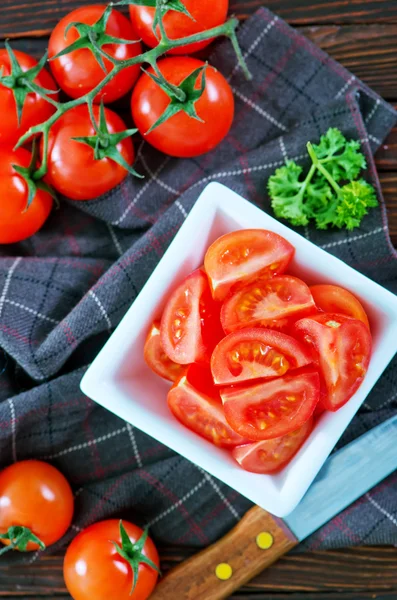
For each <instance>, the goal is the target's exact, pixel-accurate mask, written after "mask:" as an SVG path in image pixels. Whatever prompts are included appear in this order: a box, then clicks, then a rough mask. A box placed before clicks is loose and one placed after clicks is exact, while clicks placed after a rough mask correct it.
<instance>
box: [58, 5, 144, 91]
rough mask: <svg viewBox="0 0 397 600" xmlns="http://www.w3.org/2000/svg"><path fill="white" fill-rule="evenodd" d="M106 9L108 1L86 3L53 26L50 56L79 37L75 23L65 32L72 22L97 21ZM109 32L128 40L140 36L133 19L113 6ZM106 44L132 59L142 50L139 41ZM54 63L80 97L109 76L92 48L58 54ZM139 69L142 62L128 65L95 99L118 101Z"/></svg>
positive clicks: (61, 81) (64, 86)
mask: <svg viewBox="0 0 397 600" xmlns="http://www.w3.org/2000/svg"><path fill="white" fill-rule="evenodd" d="M105 9H106V4H94V5H93V6H82V7H81V8H77V9H76V10H73V11H72V12H71V13H69V14H68V15H66V16H65V17H63V19H61V20H60V21H59V23H58V24H57V25H56V27H55V29H53V31H52V34H51V37H50V41H49V45H48V52H49V57H50V59H51V58H52V57H53V56H55V55H56V54H58V53H59V52H61V51H62V50H64V49H65V48H66V47H67V46H70V44H73V42H75V41H76V40H77V39H78V38H79V34H78V32H77V30H76V28H75V27H70V29H69V31H68V32H67V34H66V36H65V30H66V28H67V26H68V25H69V24H70V23H76V22H77V23H85V24H86V25H94V23H96V22H97V21H98V20H99V19H100V18H101V17H102V15H103V13H104V11H105ZM106 33H107V34H108V35H111V36H113V37H117V38H120V39H125V40H136V39H137V38H136V36H135V35H134V31H133V28H132V26H131V23H130V22H129V20H128V19H127V18H126V17H125V16H124V15H122V14H121V13H119V12H118V11H117V10H112V12H111V14H110V16H109V20H108V22H107V26H106ZM102 48H103V50H104V51H105V52H107V53H108V54H109V55H110V56H112V57H113V58H116V59H117V60H128V59H130V58H133V57H134V56H137V55H138V54H141V52H142V47H141V44H140V43H139V42H138V43H135V44H105V45H104V46H102ZM103 62H104V64H105V67H106V71H107V72H109V71H111V70H112V68H113V65H112V63H111V62H110V61H109V60H108V59H106V58H104V59H103ZM50 65H51V70H52V73H53V75H54V77H55V79H56V80H57V82H58V84H59V85H60V87H61V88H62V89H63V90H64V92H66V93H67V94H68V95H69V96H71V97H72V98H80V97H81V96H84V95H85V94H88V93H89V92H90V91H91V90H93V89H94V88H95V87H96V86H97V85H98V83H100V82H101V81H102V80H103V79H104V78H105V73H104V72H103V70H102V67H101V66H100V64H99V63H98V61H97V60H96V58H95V56H94V54H93V53H92V52H91V50H90V49H88V48H82V49H79V50H74V51H73V52H70V53H69V54H65V55H63V56H61V57H59V58H56V59H55V60H52V61H51V62H50ZM139 73H140V68H139V65H134V66H133V67H129V68H128V69H124V70H123V71H122V72H121V73H118V74H117V75H116V76H115V77H114V78H113V79H112V80H111V81H109V82H108V83H107V84H106V85H105V87H104V88H103V89H102V90H101V92H100V93H99V94H98V95H97V96H96V98H95V100H96V101H97V102H99V100H100V99H101V98H103V101H104V102H114V100H117V99H118V98H121V97H122V96H124V94H126V93H127V92H128V91H129V90H130V89H131V88H132V86H133V85H134V83H135V82H136V80H137V79H138V77H139Z"/></svg>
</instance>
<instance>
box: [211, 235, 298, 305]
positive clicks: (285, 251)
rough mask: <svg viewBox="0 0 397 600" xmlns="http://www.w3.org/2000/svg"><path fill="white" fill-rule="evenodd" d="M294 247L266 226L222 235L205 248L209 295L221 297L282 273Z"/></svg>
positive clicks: (293, 251) (289, 260) (223, 297)
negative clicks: (265, 227)
mask: <svg viewBox="0 0 397 600" xmlns="http://www.w3.org/2000/svg"><path fill="white" fill-rule="evenodd" d="M294 253H295V248H294V247H293V246H292V245H291V244H290V243H289V242H288V241H287V240H285V239H284V238H283V237H281V236H280V235H278V234H277V233H274V232H273V231H267V230H265V229H242V230H239V231H232V232H231V233H226V234H225V235H223V236H221V237H220V238H218V239H217V240H215V242H214V243H213V244H211V246H210V247H209V248H208V250H207V253H206V255H205V258H204V266H205V270H206V273H207V275H208V278H209V280H210V285H211V289H212V295H213V296H214V298H215V299H216V300H224V299H225V298H226V296H227V295H228V293H229V292H230V291H232V292H235V291H237V289H239V286H242V285H243V284H244V285H245V284H247V283H250V282H251V281H253V280H254V279H258V278H263V279H265V278H270V277H273V276H275V275H281V274H282V273H284V271H285V270H286V268H287V267H288V265H289V263H290V262H291V260H292V258H293V256H294Z"/></svg>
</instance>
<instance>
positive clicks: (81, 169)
mask: <svg viewBox="0 0 397 600" xmlns="http://www.w3.org/2000/svg"><path fill="white" fill-rule="evenodd" d="M106 10H107V7H106V5H101V4H96V5H93V6H86V7H82V8H79V9H77V10H75V11H73V12H71V13H70V14H68V15H67V16H65V17H64V18H63V19H62V20H61V21H60V22H59V23H58V24H57V26H56V27H55V29H54V30H53V32H52V34H51V37H50V40H49V46H48V55H49V65H50V69H51V73H52V75H50V73H49V72H47V71H46V70H45V69H43V68H42V69H40V70H39V72H38V73H36V72H35V71H34V69H35V68H36V67H37V62H36V61H35V60H34V59H33V58H32V57H31V56H29V55H28V54H25V53H24V52H18V51H15V52H13V53H12V55H10V53H9V51H8V50H6V49H4V50H0V72H1V73H2V76H1V77H2V79H1V80H0V114H1V115H7V118H2V119H1V123H0V197H1V198H3V197H4V198H7V202H2V203H1V205H0V243H3V244H5V243H13V242H17V241H20V240H23V239H26V238H27V237H29V236H31V235H33V234H34V233H36V231H38V229H39V228H40V227H41V226H42V225H43V223H44V222H45V220H46V219H47V217H48V215H49V213H50V211H51V208H52V204H53V200H52V197H51V195H50V194H49V193H48V191H46V190H45V189H39V188H38V189H37V191H36V193H35V196H34V198H33V201H32V203H31V204H30V206H29V207H28V209H27V210H26V207H27V199H28V193H29V190H28V184H27V182H26V181H25V180H24V179H23V178H22V177H20V175H19V174H18V173H17V172H16V170H15V169H14V165H16V166H17V168H18V167H22V168H24V169H27V168H28V167H29V164H30V162H31V160H32V155H31V153H30V151H29V150H28V149H25V148H20V149H17V150H14V149H13V148H14V146H15V144H16V143H17V142H18V140H19V139H20V137H21V136H22V135H23V134H25V133H26V132H27V131H28V130H29V129H30V128H31V127H33V126H36V125H39V124H41V123H43V122H45V121H46V120H47V119H49V118H50V117H51V116H52V115H53V114H54V112H55V110H56V106H54V105H53V104H52V103H51V102H50V101H49V99H52V100H55V101H58V99H59V98H58V96H59V94H58V87H59V88H60V89H61V90H62V91H63V92H64V93H65V94H66V95H67V96H69V97H70V98H72V99H77V98H82V97H83V96H85V95H86V94H88V93H89V92H91V91H92V90H94V88H96V86H97V85H98V84H100V83H101V82H102V81H103V80H104V78H105V76H106V75H108V74H109V72H110V71H111V70H112V68H113V64H112V62H111V60H110V59H108V58H106V57H104V56H102V57H100V61H98V55H95V53H94V52H93V51H92V48H90V47H89V45H85V44H81V43H79V40H81V36H82V35H83V34H84V31H86V30H85V29H84V27H87V26H88V27H93V26H95V27H97V28H98V27H99V25H98V23H99V24H100V23H101V19H102V20H103V19H104V18H105V17H104V15H105V14H107V13H106ZM165 10H166V12H165V14H164V29H165V31H166V33H167V36H168V38H169V39H172V40H174V39H179V38H181V37H186V36H190V35H193V34H196V33H198V32H202V31H205V30H207V29H210V28H212V27H215V26H217V25H220V24H222V23H223V22H224V21H225V19H226V16H227V11H228V0H217V2H215V3H213V2H211V1H210V0H183V3H181V2H179V0H178V2H174V3H173V4H172V7H171V6H170V7H168V8H166V9H165ZM106 19H107V20H106V26H105V29H104V32H103V35H106V36H107V38H106V39H108V40H110V41H109V43H104V45H103V46H101V48H102V50H103V51H105V52H106V53H107V55H108V56H109V57H110V58H112V59H117V60H119V61H123V60H129V59H132V58H134V57H136V56H138V55H140V54H141V53H142V51H143V47H142V44H141V42H140V41H138V40H142V41H143V42H144V43H145V44H147V45H148V46H149V47H155V46H157V44H158V43H159V40H158V37H156V36H157V35H158V34H157V33H156V34H155V31H154V19H155V9H154V8H152V7H149V6H130V19H128V18H127V17H126V16H125V15H123V14H122V13H120V12H119V11H117V10H115V9H114V8H113V9H112V10H111V11H110V13H109V14H107V16H106ZM157 31H158V29H157ZM91 34H92V36H95V37H96V39H100V37H98V36H99V34H98V33H95V32H91V33H90V35H91ZM102 38H103V36H102ZM112 40H120V42H119V43H116V42H114V41H113V42H112ZM94 41H95V40H94ZM123 41H124V43H122V42H123ZM208 43H209V41H201V42H198V43H195V44H190V45H189V46H181V47H178V48H175V49H173V50H172V51H171V52H170V55H176V54H182V55H183V56H168V57H167V58H164V59H162V60H159V61H158V63H157V67H158V69H159V70H160V72H161V73H162V75H163V77H164V78H165V79H166V80H167V81H168V82H169V83H170V84H172V85H174V86H180V85H181V84H182V83H183V82H184V81H185V80H186V79H187V78H188V77H189V76H190V75H192V73H195V72H196V73H197V80H196V82H195V84H194V86H193V88H194V89H193V88H192V94H193V92H194V91H195V90H200V89H201V86H202V83H203V81H204V82H205V87H204V91H203V93H202V95H201V96H200V97H199V98H198V99H197V98H196V96H194V94H193V96H194V98H195V102H193V101H192V99H191V98H190V99H189V98H188V97H187V99H186V106H185V107H184V106H179V108H180V110H179V112H177V111H175V114H173V116H171V118H170V119H168V120H167V121H165V122H163V123H162V124H160V125H159V126H158V127H156V128H155V129H153V130H152V131H150V132H149V133H148V131H149V130H150V129H151V128H152V126H153V125H154V124H155V123H157V121H158V120H159V119H160V117H161V116H162V115H163V113H164V111H165V110H166V109H167V108H168V107H169V106H170V104H171V102H172V100H171V98H170V96H169V95H167V93H166V92H165V91H164V90H163V89H162V88H161V87H160V86H159V85H158V84H157V83H156V81H155V80H154V79H152V78H151V76H150V75H153V76H154V70H153V68H152V67H150V68H149V69H148V70H147V72H145V73H142V74H141V70H140V66H139V65H133V66H130V67H127V68H125V69H123V70H122V71H120V72H119V73H117V74H115V76H113V77H111V78H110V79H109V81H108V82H107V83H106V85H104V87H103V88H102V90H101V91H100V93H98V94H97V97H96V98H95V100H94V102H95V103H96V105H95V106H94V109H93V116H94V118H95V120H96V123H93V122H92V115H90V113H89V110H88V106H87V104H85V103H84V104H81V105H79V106H74V107H71V108H70V109H69V110H67V111H66V112H64V113H63V114H62V116H61V117H60V118H58V119H57V120H56V121H55V122H54V123H53V125H52V126H51V129H50V131H49V137H48V146H47V143H46V144H45V145H44V144H43V140H41V160H42V159H43V155H44V153H45V155H46V158H47V161H48V173H47V176H46V177H45V181H46V183H48V184H49V185H50V186H51V187H52V188H53V189H54V190H55V191H56V192H60V193H61V194H63V195H65V196H66V197H68V198H70V199H72V200H77V201H82V200H89V199H93V198H95V197H97V196H100V195H102V194H104V193H105V192H108V191H109V190H111V189H112V188H114V187H115V186H117V185H118V184H119V183H120V182H121V181H122V180H123V179H124V178H125V177H126V176H127V174H128V170H127V168H128V167H131V165H132V164H133V163H134V159H135V152H134V147H133V143H132V140H131V137H130V135H126V136H125V137H123V136H122V135H119V136H118V137H116V136H115V135H113V134H121V133H122V132H125V131H128V132H129V133H130V134H132V130H126V125H125V123H124V122H123V120H122V119H121V117H120V116H119V115H118V114H116V112H114V111H113V110H111V109H109V108H107V107H106V108H105V109H104V121H105V122H104V123H103V124H102V131H101V135H102V137H101V139H100V140H99V142H98V143H99V145H98V146H96V151H97V154H96V155H95V156H94V146H95V144H94V143H91V145H90V144H89V143H88V144H87V143H82V138H85V139H86V140H87V138H91V139H92V138H93V137H95V136H97V135H98V124H99V121H100V109H99V106H98V104H99V103H100V102H101V101H103V102H104V103H105V104H108V103H111V102H114V101H115V100H118V99H119V98H121V97H122V96H125V95H126V94H127V93H129V92H131V90H133V92H132V95H131V114H132V120H133V123H134V125H135V127H136V128H137V129H138V130H139V132H140V133H141V134H142V135H143V136H144V138H145V140H146V141H147V142H148V143H150V144H151V145H153V146H154V147H156V148H157V149H159V150H161V151H162V152H164V153H166V154H169V155H171V156H177V157H192V156H197V155H200V154H203V153H205V152H208V151H210V150H212V149H213V148H214V147H215V146H216V145H217V144H219V142H220V141H221V140H222V139H223V138H224V137H225V135H226V134H227V132H228V131H229V129H230V126H231V123H232V120H233V115H234V101H233V94H232V91H231V88H230V86H229V84H228V83H227V81H226V79H225V78H224V77H223V76H222V75H221V74H220V73H219V72H218V71H217V70H216V69H214V68H213V67H211V66H208V67H206V64H205V63H204V62H203V61H201V60H198V59H197V58H193V57H190V56H186V54H187V53H191V52H195V51H197V50H200V49H201V48H202V47H203V46H205V45H207V44H208ZM74 47H75V49H73V48H74ZM69 48H70V50H69ZM64 52H65V53H64ZM15 61H17V63H18V65H19V66H17V68H15ZM204 71H205V73H204ZM29 74H30V75H29ZM33 74H34V76H33ZM29 76H30V77H31V83H32V84H34V85H36V86H40V87H41V88H42V89H43V90H44V91H45V93H46V97H42V95H41V94H40V93H38V92H35V91H29V90H27V92H26V94H25V97H24V101H23V106H22V107H20V108H21V114H20V119H18V110H17V97H18V98H21V93H22V92H23V90H25V91H26V88H24V85H25V84H24V82H23V80H24V77H25V78H29ZM203 77H205V80H203ZM133 88H134V89H133ZM28 92H29V93H28ZM196 95H197V94H196ZM193 96H192V97H193ZM173 108H174V107H173ZM185 108H186V110H184V109H185ZM194 114H195V116H196V117H197V118H192V115H193V116H194ZM76 138H80V141H79V140H78V139H76ZM101 143H103V148H102V147H101ZM110 149H111V150H112V152H110ZM116 154H117V156H116ZM126 167H127V168H126Z"/></svg>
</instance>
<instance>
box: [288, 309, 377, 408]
mask: <svg viewBox="0 0 397 600" xmlns="http://www.w3.org/2000/svg"><path fill="white" fill-rule="evenodd" d="M294 328H295V331H296V333H297V335H298V336H299V337H300V339H301V340H302V342H304V343H305V344H307V345H308V347H310V348H312V350H314V352H315V353H316V355H317V359H318V363H319V366H320V369H321V372H322V375H323V378H324V382H325V386H326V390H327V394H325V395H322V398H321V402H322V403H323V405H324V407H325V408H326V409H328V410H331V411H336V410H338V409H339V408H341V406H343V405H344V404H346V402H347V401H348V400H350V398H351V397H352V396H353V394H354V393H355V392H356V391H357V390H358V388H359V387H360V385H361V383H362V381H363V379H364V377H365V374H366V372H367V369H368V365H369V360H370V356H371V345H372V342H371V334H370V333H369V329H368V327H367V326H366V325H364V323H363V322H362V321H358V320H357V319H351V318H350V317H345V316H343V315H339V314H332V313H324V314H319V315H317V316H314V317H308V318H305V319H301V320H300V321H298V322H297V323H295V326H294Z"/></svg>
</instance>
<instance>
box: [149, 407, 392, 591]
mask: <svg viewBox="0 0 397 600" xmlns="http://www.w3.org/2000/svg"><path fill="white" fill-rule="evenodd" d="M396 440H397V416H395V417H392V418H391V419H389V420H388V421H385V422H384V423H382V424H381V425H378V427H375V428H374V429H372V430H371V431H369V432H368V433H365V434H364V435H362V436H361V437H360V438H357V439H356V440H354V441H353V442H351V443H350V444H349V445H348V446H345V447H344V448H342V449H341V450H339V451H338V452H336V453H335V454H333V455H332V456H330V457H329V458H328V460H327V462H326V463H325V465H324V467H323V468H322V470H321V471H320V473H319V474H318V476H317V478H316V479H315V480H314V482H313V484H312V486H311V487H310V489H309V491H308V492H307V494H306V496H305V497H304V498H303V500H302V501H301V503H300V504H299V506H298V507H297V508H296V509H295V510H294V511H293V512H292V513H291V514H290V515H288V516H287V517H286V518H284V519H282V520H281V519H278V518H276V517H273V516H272V515H270V514H269V513H267V512H266V511H264V510H263V509H261V508H259V507H258V506H255V507H254V508H252V509H251V510H250V511H249V512H248V513H247V514H246V515H245V516H244V517H243V518H242V519H241V521H240V522H239V523H238V525H237V526H236V527H235V528H234V529H232V531H231V532H230V533H228V534H227V535H226V536H225V537H223V538H222V539H221V540H219V541H218V542H216V543H215V544H213V545H212V546H210V547H209V548H207V549H206V550H203V551H202V552H199V553H198V554H196V555H195V556H193V557H192V558H190V559H188V560H187V561H185V562H183V563H182V564H180V565H179V566H177V567H176V568H175V569H173V570H172V571H170V572H169V573H168V574H167V575H166V576H165V577H164V579H163V580H162V581H160V583H159V584H158V586H157V587H156V589H155V590H154V593H153V594H152V595H151V596H150V600H221V599H222V598H228V597H229V596H230V595H231V594H232V593H233V592H234V591H235V590H237V589H238V588H240V587H241V586H242V585H244V584H245V583H247V582H248V581H250V580H251V579H252V578H253V577H255V575H258V574H259V573H260V572H261V571H263V569H265V568H266V567H268V566H270V565H271V564H272V563H274V562H275V561H276V560H278V559H279V558H280V557H281V556H282V555H283V554H285V553H286V552H288V551H289V550H290V549H291V548H293V547H294V546H296V545H297V544H299V542H300V541H302V540H303V539H305V538H306V537H307V536H309V535H310V534H311V533H313V532H314V531H316V530H317V529H318V528H319V527H321V526H322V525H324V524H325V523H327V522H328V521H329V520H330V519H332V517H334V516H335V515H337V514H338V513H339V512H340V511H342V510H343V509H344V508H346V507H347V506H349V505H350V504H351V503H352V502H354V501H355V500H357V499H358V498H359V497H360V496H362V495H363V494H365V493H366V492H367V491H368V490H370V489H371V488H372V487H373V486H375V485H376V484H377V483H379V482H380V481H382V479H384V478H385V477H387V476H388V475H390V474H391V473H393V471H395V470H396V469H397V444H396Z"/></svg>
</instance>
